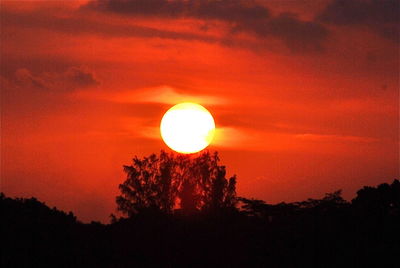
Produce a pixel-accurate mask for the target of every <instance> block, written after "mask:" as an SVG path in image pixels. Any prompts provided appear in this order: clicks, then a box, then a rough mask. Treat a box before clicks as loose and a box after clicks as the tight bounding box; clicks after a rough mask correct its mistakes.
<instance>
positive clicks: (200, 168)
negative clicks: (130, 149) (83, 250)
mask: <svg viewBox="0 0 400 268" xmlns="http://www.w3.org/2000/svg"><path fill="white" fill-rule="evenodd" d="M219 161H220V159H219V157H218V154H217V153H216V152H215V153H214V154H211V153H210V152H208V151H205V152H203V153H200V154H199V155H182V154H175V153H166V152H165V151H161V153H160V155H159V156H157V155H155V154H152V155H150V156H148V157H144V158H143V159H139V158H138V157H135V158H134V159H133V163H132V165H130V166H124V171H125V172H126V173H127V179H126V180H125V182H124V183H122V184H120V185H119V189H120V191H121V195H119V196H117V198H116V202H117V209H118V211H120V212H122V213H123V214H124V215H126V216H133V215H135V214H138V213H140V212H142V211H144V210H152V211H159V212H163V213H167V214H171V213H173V211H174V209H177V208H180V209H181V210H183V211H184V213H186V214H190V213H193V212H195V211H198V210H202V211H204V210H211V211H215V210H220V209H223V208H232V207H234V206H235V202H236V192H235V187H236V177H235V176H233V177H231V178H229V179H226V178H225V176H226V170H225V166H221V165H219Z"/></svg>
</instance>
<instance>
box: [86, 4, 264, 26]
mask: <svg viewBox="0 0 400 268" xmlns="http://www.w3.org/2000/svg"><path fill="white" fill-rule="evenodd" d="M86 8H88V9H95V10H102V11H106V12H113V13H117V14H125V15H137V16H154V17H172V18H178V17H195V18H199V19H218V20H226V21H232V22H237V21H242V20H257V19H265V18H267V17H269V10H268V9H267V8H266V7H264V6H261V5H257V4H255V2H254V1H252V0H247V1H241V0H215V1H208V0H206V1H203V0H200V1H199V0H174V1H169V0H95V1H91V2H89V3H88V4H87V5H86V6H84V7H83V9H86Z"/></svg>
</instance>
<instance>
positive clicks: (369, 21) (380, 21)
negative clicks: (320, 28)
mask: <svg viewBox="0 0 400 268" xmlns="http://www.w3.org/2000/svg"><path fill="white" fill-rule="evenodd" d="M399 3H400V2H399V1H398V0H383V1H377V0H333V1H332V2H331V3H330V4H328V5H327V6H326V8H325V9H324V10H322V12H321V13H320V14H318V16H317V20H318V21H321V22H323V23H330V24H333V25H356V26H367V27H368V28H369V29H371V30H373V31H375V32H376V33H378V34H379V35H381V36H382V37H385V38H388V39H390V40H393V41H396V42H398V41H399V30H400V29H399V18H400V13H399V7H400V6H399Z"/></svg>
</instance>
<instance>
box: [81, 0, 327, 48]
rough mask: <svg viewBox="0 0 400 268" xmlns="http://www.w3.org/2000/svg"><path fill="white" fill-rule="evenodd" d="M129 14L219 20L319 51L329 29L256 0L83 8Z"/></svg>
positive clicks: (147, 1) (154, 0)
mask: <svg viewBox="0 0 400 268" xmlns="http://www.w3.org/2000/svg"><path fill="white" fill-rule="evenodd" d="M82 9H83V10H88V9H90V10H97V11H103V12H109V13H114V14H119V15H126V16H141V17H157V18H176V19H177V18H194V19H201V20H219V21H224V22H226V23H228V24H229V25H230V26H231V29H232V33H235V32H238V31H241V32H249V33H252V34H255V35H256V36H258V37H259V38H261V39H264V38H270V37H273V38H276V39H279V40H281V41H283V42H284V43H285V44H286V46H287V47H288V48H290V49H291V50H292V51H302V52H305V51H320V50H321V48H322V47H323V42H324V41H325V39H326V37H327V35H328V31H327V29H326V28H325V27H324V26H323V25H321V24H320V23H318V22H314V21H303V20H300V19H299V18H298V17H297V16H296V15H294V14H280V15H279V16H272V15H271V14H270V12H269V10H268V9H267V8H266V7H265V6H262V5H259V4H257V3H256V2H255V1H240V0H215V1H194V0H187V1H185V0H175V1H168V0H129V1H128V0H95V1H91V2H89V3H88V4H87V5H85V6H84V7H82Z"/></svg>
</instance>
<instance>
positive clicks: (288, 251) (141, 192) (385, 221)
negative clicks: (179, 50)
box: [0, 152, 400, 267]
mask: <svg viewBox="0 0 400 268" xmlns="http://www.w3.org/2000/svg"><path fill="white" fill-rule="evenodd" d="M124 170H125V171H126V173H127V178H126V180H125V181H124V182H123V183H122V184H121V185H120V186H119V188H120V190H121V195H119V196H117V197H116V202H117V209H118V211H119V214H118V216H115V215H112V221H111V223H110V224H102V223H99V222H91V223H89V224H84V223H81V222H79V221H78V220H77V218H76V217H75V216H74V215H73V213H72V212H69V213H66V212H63V211H60V210H58V209H56V208H49V207H48V206H46V204H44V203H42V202H40V201H38V200H37V199H35V198H30V199H24V198H15V199H12V198H9V197H6V196H5V195H4V194H1V196H0V207H1V222H2V224H1V226H2V227H1V230H2V235H1V237H2V239H1V241H2V249H1V252H2V253H1V267H364V266H368V267H395V266H396V265H398V264H399V261H398V259H397V258H398V253H399V252H400V227H399V226H400V182H399V180H394V181H393V182H392V183H390V184H388V183H383V184H380V185H378V186H376V187H371V186H365V187H363V188H362V189H360V190H359V191H358V192H357V195H356V197H355V198H354V199H353V200H351V202H349V201H346V200H344V199H343V198H342V197H341V191H340V190H339V191H335V192H332V193H327V194H326V195H325V196H324V197H322V198H321V199H307V200H305V201H301V202H293V203H279V204H268V203H266V202H264V201H263V200H257V199H251V198H244V197H237V196H236V193H235V185H236V178H235V177H232V178H226V177H225V174H226V172H225V167H224V166H220V165H219V158H218V155H217V154H210V153H208V152H206V153H203V154H201V155H199V156H198V157H192V156H179V155H174V154H167V153H165V152H161V154H160V155H159V156H157V155H151V156H149V157H145V158H143V159H139V158H137V157H135V158H134V159H133V163H132V165H131V166H125V167H124Z"/></svg>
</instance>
